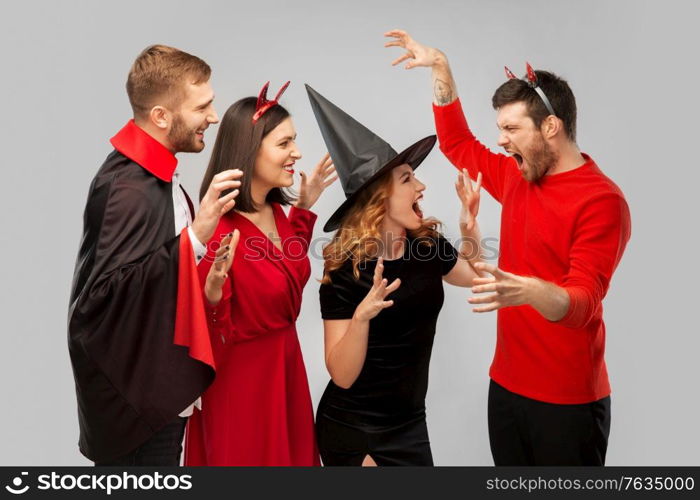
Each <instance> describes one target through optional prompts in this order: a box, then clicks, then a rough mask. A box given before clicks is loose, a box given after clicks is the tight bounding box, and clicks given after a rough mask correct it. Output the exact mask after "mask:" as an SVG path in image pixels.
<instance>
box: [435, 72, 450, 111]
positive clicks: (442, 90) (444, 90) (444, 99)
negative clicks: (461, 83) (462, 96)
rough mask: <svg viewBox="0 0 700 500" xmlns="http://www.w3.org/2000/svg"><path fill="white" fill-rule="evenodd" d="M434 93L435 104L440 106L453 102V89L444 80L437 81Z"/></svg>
mask: <svg viewBox="0 0 700 500" xmlns="http://www.w3.org/2000/svg"><path fill="white" fill-rule="evenodd" d="M434 92H435V102H437V103H438V105H439V106H444V105H445V104H449V103H451V102H452V100H453V92H452V87H450V85H449V84H448V83H447V82H446V81H444V80H440V79H439V78H438V79H436V80H435V86H434Z"/></svg>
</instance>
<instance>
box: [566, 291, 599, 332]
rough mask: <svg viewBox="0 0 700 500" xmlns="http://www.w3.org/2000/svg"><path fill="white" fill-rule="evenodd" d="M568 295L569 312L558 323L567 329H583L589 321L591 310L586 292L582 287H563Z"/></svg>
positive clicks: (589, 299)
mask: <svg viewBox="0 0 700 500" xmlns="http://www.w3.org/2000/svg"><path fill="white" fill-rule="evenodd" d="M564 290H566V293H567V294H569V310H568V311H567V312H566V314H565V315H564V317H563V318H562V319H560V320H559V321H558V323H560V324H562V325H563V326H567V327H569V328H583V327H584V326H586V323H588V321H589V320H590V319H591V312H592V310H593V307H592V304H591V298H590V296H589V294H588V291H587V290H586V289H585V288H583V287H578V286H571V287H564Z"/></svg>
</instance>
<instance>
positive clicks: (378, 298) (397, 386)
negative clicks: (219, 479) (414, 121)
mask: <svg viewBox="0 0 700 500" xmlns="http://www.w3.org/2000/svg"><path fill="white" fill-rule="evenodd" d="M308 91H309V97H310V99H311V103H312V108H313V110H314V113H315V114H316V119H317V121H318V122H319V125H320V126H321V131H322V133H323V136H324V139H325V140H326V145H327V146H328V148H329V151H330V153H331V157H332V158H333V162H334V164H335V166H336V170H337V172H338V176H339V177H340V181H341V184H342V186H343V189H344V191H345V194H346V197H347V200H346V201H345V203H343V204H342V205H341V207H340V208H339V209H338V210H337V211H336V212H335V213H334V214H333V216H332V217H331V219H330V220H329V221H328V223H327V224H326V226H325V227H324V230H326V231H329V230H334V229H336V228H338V229H337V232H336V234H335V236H334V238H333V240H332V242H331V243H330V244H328V245H327V246H326V247H325V248H324V252H323V253H324V261H325V266H324V276H323V280H322V285H321V288H320V299H321V314H322V317H323V319H324V335H325V360H326V366H327V368H328V371H329V373H330V375H331V381H330V382H329V383H328V386H327V388H326V390H325V392H324V394H323V396H322V398H321V401H320V403H319V407H318V410H317V415H316V431H317V437H318V444H319V449H320V452H321V458H322V460H323V463H324V465H375V464H376V465H432V464H433V460H432V454H431V451H430V442H429V439H428V431H427V427H426V420H425V395H426V391H427V387H428V369H429V363H430V354H431V350H432V345H433V338H434V336H435V324H436V322H437V317H438V313H439V312H440V308H441V307H442V303H443V298H444V293H443V285H442V282H443V280H444V281H446V282H447V283H450V284H452V285H456V286H462V287H470V286H472V282H473V279H474V278H477V277H478V273H477V272H476V271H475V270H474V268H473V264H474V263H476V262H477V261H479V260H480V246H479V244H478V242H479V241H480V235H479V228H478V225H477V224H476V219H475V218H476V215H477V212H478V208H479V189H480V185H481V180H480V179H477V184H476V187H475V188H472V185H471V181H470V180H469V177H468V176H467V175H466V174H465V173H464V172H462V173H461V174H460V176H459V178H458V182H457V185H456V187H457V192H458V194H459V198H460V199H461V201H462V215H461V217H460V229H461V233H462V243H461V244H460V252H459V253H458V252H457V250H456V249H455V248H454V247H453V246H452V245H451V244H450V243H449V242H448V241H447V240H446V239H445V238H444V237H443V236H442V235H441V234H440V233H439V232H438V227H439V224H440V223H439V222H438V221H437V220H435V219H425V218H424V217H423V213H422V211H421V209H420V207H419V205H418V202H419V201H420V199H421V198H422V197H423V191H424V190H425V185H424V184H422V183H421V182H420V181H419V180H418V179H417V178H416V176H415V175H414V169H415V168H416V167H417V166H418V165H419V164H420V163H421V161H422V160H423V159H424V158H425V156H427V154H428V153H429V152H430V150H431V149H432V147H433V145H434V143H435V137H434V136H430V137H426V138H425V139H422V140H421V141H418V142H417V143H415V144H414V145H413V146H410V147H409V148H407V149H406V150H404V151H403V152H402V153H396V152H395V151H394V150H393V149H391V147H390V146H389V145H388V144H386V143H385V142H384V141H382V140H381V139H380V138H379V137H377V136H374V135H373V134H372V133H371V132H370V131H369V130H367V129H366V128H364V127H363V126H362V125H360V124H359V123H357V122H355V121H354V120H353V119H352V118H351V117H349V116H348V115H346V114H345V113H343V112H342V111H341V110H340V109H338V108H337V107H335V106H334V105H332V104H331V103H330V102H329V101H327V100H326V99H325V98H323V97H322V96H320V95H319V94H318V93H316V92H315V91H313V89H310V88H308ZM338 129H341V130H338ZM368 134H371V135H368ZM339 141H343V143H342V144H339ZM353 148H359V149H360V150H361V151H360V153H357V154H352V151H353ZM387 148H388V149H387Z"/></svg>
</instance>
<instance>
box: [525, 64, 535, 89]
mask: <svg viewBox="0 0 700 500" xmlns="http://www.w3.org/2000/svg"><path fill="white" fill-rule="evenodd" d="M525 67H526V68H527V80H528V81H529V82H530V86H532V87H537V75H536V74H535V70H534V69H532V66H530V63H529V62H526V63H525Z"/></svg>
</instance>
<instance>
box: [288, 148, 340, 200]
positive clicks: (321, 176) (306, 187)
mask: <svg viewBox="0 0 700 500" xmlns="http://www.w3.org/2000/svg"><path fill="white" fill-rule="evenodd" d="M334 173H335V166H334V165H333V160H331V155H330V153H326V155H325V156H324V157H323V158H322V159H321V161H320V162H319V163H318V165H316V167H315V168H314V169H313V171H312V172H311V175H309V176H307V175H306V174H305V173H304V172H300V173H299V175H300V176H301V186H300V187H299V198H298V199H297V201H296V203H295V204H294V205H295V206H296V207H297V208H303V209H305V210H310V209H311V207H313V206H314V204H315V203H316V201H318V198H319V197H320V196H321V193H323V190H324V189H326V188H327V187H328V186H330V185H331V184H333V183H334V182H335V181H336V180H337V179H338V176H337V175H333V174H334Z"/></svg>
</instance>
